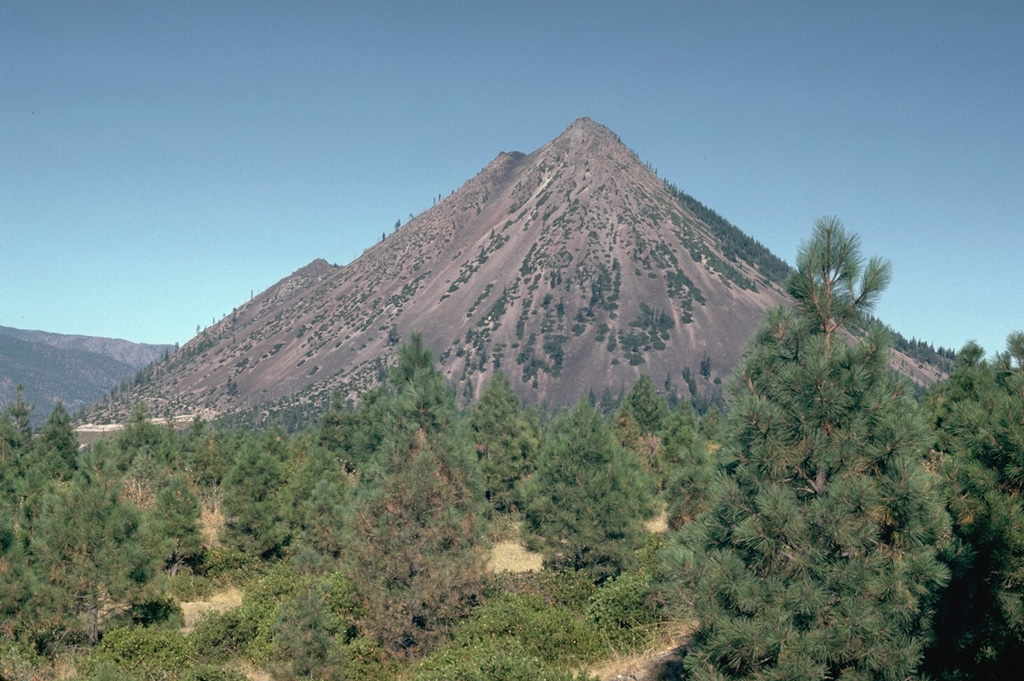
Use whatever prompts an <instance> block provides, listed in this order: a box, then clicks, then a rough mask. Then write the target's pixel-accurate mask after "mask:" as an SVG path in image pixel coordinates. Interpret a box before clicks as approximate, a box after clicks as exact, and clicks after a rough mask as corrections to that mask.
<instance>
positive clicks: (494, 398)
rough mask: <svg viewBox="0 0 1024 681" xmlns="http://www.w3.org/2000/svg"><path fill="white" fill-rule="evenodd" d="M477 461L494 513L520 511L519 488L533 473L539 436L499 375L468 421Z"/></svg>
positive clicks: (519, 403)
mask: <svg viewBox="0 0 1024 681" xmlns="http://www.w3.org/2000/svg"><path fill="white" fill-rule="evenodd" d="M467 425H468V427H469V436H470V438H471V439H472V440H473V443H474V445H475V446H476V452H477V456H478V457H479V459H480V470H481V473H482V474H483V479H484V488H485V490H486V495H487V500H488V501H489V502H491V506H493V507H494V509H495V510H497V511H502V512H508V511H516V510H521V509H522V505H523V501H522V495H521V493H520V484H521V483H522V481H524V480H525V479H526V478H527V476H529V475H530V473H531V472H532V471H533V468H534V466H535V465H536V461H535V459H536V455H537V451H538V449H539V447H540V432H539V429H538V427H537V425H536V423H535V422H534V421H533V420H532V419H530V418H529V417H528V414H527V412H526V411H525V410H524V409H523V407H522V404H521V402H520V400H519V396H518V395H516V394H515V393H514V392H513V391H512V385H511V383H510V382H509V379H508V376H507V375H506V374H505V373H504V372H502V371H498V372H497V373H495V374H494V377H493V378H491V380H490V382H489V383H488V384H487V387H485V388H484V391H483V393H482V394H481V395H480V399H479V400H478V401H477V402H476V404H474V405H473V407H472V409H470V412H469V416H468V418H467Z"/></svg>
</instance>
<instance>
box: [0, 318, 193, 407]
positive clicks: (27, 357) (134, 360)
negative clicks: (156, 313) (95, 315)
mask: <svg viewBox="0 0 1024 681" xmlns="http://www.w3.org/2000/svg"><path fill="white" fill-rule="evenodd" d="M172 350H174V346H172V345H152V344H144V343H133V342H131V341H126V340H122V339H119V338H102V337H98V336H83V335H74V334H59V333H51V332H47V331H34V330H25V329H16V328H12V327H7V326H0V405H3V404H7V403H10V402H13V401H14V400H15V399H17V386H19V385H21V386H23V387H24V390H25V395H24V397H25V400H26V401H27V402H29V403H31V404H33V405H35V410H34V411H33V416H32V421H33V423H35V424H36V425H39V424H40V423H42V422H43V421H44V420H45V419H46V416H47V415H48V414H49V413H50V410H52V408H53V407H54V405H55V404H56V403H57V402H58V401H59V402H61V403H63V404H64V406H65V407H67V409H68V410H69V411H71V412H74V411H77V410H80V409H83V408H85V407H88V406H90V405H92V404H94V403H95V402H96V401H97V400H99V399H101V398H103V397H104V395H106V394H107V393H109V392H110V391H111V390H112V389H113V388H115V387H116V386H117V385H118V384H119V383H121V382H122V381H126V380H127V379H130V378H132V377H133V376H134V375H135V374H136V373H137V372H138V371H139V370H140V369H142V368H144V367H145V366H147V365H149V364H152V363H153V362H155V361H157V360H159V359H160V358H162V357H164V356H165V355H169V353H170V352H171V351H172Z"/></svg>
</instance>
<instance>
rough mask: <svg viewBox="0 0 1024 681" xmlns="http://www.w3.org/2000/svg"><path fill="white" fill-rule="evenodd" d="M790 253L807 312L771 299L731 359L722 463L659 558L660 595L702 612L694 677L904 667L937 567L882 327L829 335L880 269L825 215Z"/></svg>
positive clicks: (928, 480)
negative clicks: (699, 510)
mask: <svg viewBox="0 0 1024 681" xmlns="http://www.w3.org/2000/svg"><path fill="white" fill-rule="evenodd" d="M798 263H799V267H798V271H797V272H796V273H795V274H794V275H793V278H792V279H791V281H790V282H789V290H790V291H791V292H793V293H794V295H795V296H796V299H797V303H798V306H799V309H800V314H792V313H790V312H789V311H787V310H783V309H776V310H773V311H771V312H770V313H769V315H768V317H767V320H766V322H765V323H764V325H763V326H762V327H761V329H760V330H759V331H758V332H757V334H756V335H755V337H754V339H753V340H752V342H751V343H750V345H749V347H748V350H747V354H746V357H745V359H744V361H743V362H742V363H741V365H740V366H739V367H738V369H737V372H736V376H735V379H734V385H733V389H732V390H733V395H734V400H735V401H734V404H733V406H732V409H731V411H730V413H729V415H728V421H727V423H726V433H727V434H726V438H725V443H724V450H725V454H724V457H723V459H724V461H726V462H727V465H726V471H727V474H726V475H723V476H720V477H719V479H718V481H717V483H716V485H715V488H714V491H713V494H712V497H711V499H710V501H709V510H708V511H707V512H705V513H703V514H701V515H700V516H698V517H697V518H695V519H694V520H693V521H692V522H690V523H688V524H686V525H684V526H683V528H682V530H680V531H679V532H678V533H676V534H675V535H674V537H673V538H672V541H671V543H670V545H669V547H668V549H667V550H666V552H665V554H664V556H663V570H664V575H665V577H664V579H665V582H664V585H665V590H666V596H667V598H668V600H669V601H670V602H672V603H675V604H676V605H677V606H681V607H682V609H683V610H685V611H688V612H689V613H690V614H691V615H695V616H696V617H697V618H698V619H699V627H698V630H697V632H696V633H695V636H694V642H693V645H692V646H691V648H690V649H689V651H688V653H687V655H686V657H685V659H684V666H685V668H686V669H687V671H688V677H687V678H692V679H724V678H744V679H904V678H909V677H911V676H913V675H914V674H915V673H916V671H917V668H918V666H919V664H920V662H921V657H922V653H923V651H924V649H925V647H926V645H927V642H928V638H927V635H928V631H929V625H930V622H929V615H930V610H931V607H932V605H933V603H934V599H935V594H936V592H937V591H938V590H939V589H940V588H941V587H942V586H943V585H944V583H945V582H946V580H947V578H948V571H947V569H946V567H945V565H943V564H942V563H941V562H940V561H939V560H938V558H937V553H938V550H937V547H938V545H939V542H940V537H941V535H942V533H943V532H944V531H946V529H947V528H948V517H947V516H946V514H945V512H944V509H943V507H942V504H941V500H940V497H939V495H938V494H937V492H936V490H935V483H934V480H933V476H931V475H930V474H929V473H928V472H927V471H926V469H925V467H924V457H925V456H926V455H927V453H928V432H927V428H926V423H925V421H924V420H923V418H922V416H923V415H922V413H921V411H920V409H919V408H918V406H917V404H916V403H915V402H914V401H913V400H912V399H911V397H910V394H909V393H910V389H909V387H908V386H907V385H906V384H905V383H904V382H903V381H901V380H899V379H897V378H896V377H895V376H894V375H893V374H892V373H891V372H890V370H889V369H888V357H889V342H888V337H887V334H886V333H885V331H884V330H883V329H882V328H881V327H877V326H876V327H873V328H872V329H871V330H870V331H869V332H868V333H867V335H866V336H865V337H864V338H863V339H862V340H860V341H859V342H857V343H856V344H854V345H853V346H850V345H848V344H847V343H845V342H842V341H837V338H842V336H839V335H837V334H838V333H839V332H840V330H841V329H842V328H843V327H842V326H841V324H842V323H845V322H847V321H849V320H851V319H855V318H857V317H859V316H861V315H863V314H865V313H866V312H867V311H868V310H869V309H870V304H871V303H872V302H873V300H874V299H875V298H876V297H877V294H878V293H879V291H880V287H881V286H882V285H883V284H884V282H885V280H886V278H887V275H886V274H885V273H886V272H887V271H888V266H887V265H886V264H884V263H882V262H881V261H878V260H873V261H872V264H871V265H870V266H869V268H868V270H867V271H866V272H865V276H861V275H860V263H861V261H860V257H859V254H858V249H857V245H856V239H854V238H853V237H851V236H848V235H847V234H846V233H845V232H844V231H843V230H842V228H841V226H839V225H838V222H837V221H835V220H827V221H819V224H818V229H817V230H816V232H815V234H814V237H813V238H812V240H811V241H810V242H809V243H805V245H804V250H803V252H801V254H800V257H799V258H798ZM858 288H859V290H858ZM851 291H853V292H854V293H851Z"/></svg>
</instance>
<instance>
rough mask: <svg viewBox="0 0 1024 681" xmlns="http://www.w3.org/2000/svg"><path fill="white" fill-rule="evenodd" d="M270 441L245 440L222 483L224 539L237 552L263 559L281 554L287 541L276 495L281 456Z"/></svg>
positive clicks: (287, 534) (282, 513)
mask: <svg viewBox="0 0 1024 681" xmlns="http://www.w3.org/2000/svg"><path fill="white" fill-rule="evenodd" d="M270 444H271V441H268V439H267V438H264V442H262V443H255V442H253V441H252V440H251V438H250V439H248V440H246V441H245V442H244V443H243V444H242V447H241V449H240V450H239V451H238V454H237V455H236V457H235V464H234V466H233V467H232V468H231V470H230V471H229V472H228V475H227V477H226V478H225V479H224V499H223V502H222V510H223V512H224V515H225V524H224V530H223V532H224V538H225V539H226V540H227V541H228V542H229V543H230V544H231V545H233V546H235V547H236V548H238V549H239V550H241V551H245V552H246V553H249V554H251V555H254V556H259V557H263V558H269V557H272V556H274V555H276V554H278V553H280V552H281V550H282V549H283V548H284V546H285V545H286V544H287V543H288V540H289V538H290V536H289V528H288V525H287V523H286V519H285V515H284V511H283V509H282V504H281V500H280V498H279V493H280V491H281V487H282V485H283V482H284V481H283V475H282V471H281V456H280V454H279V453H278V452H275V451H272V450H271V449H270V447H269V445H270Z"/></svg>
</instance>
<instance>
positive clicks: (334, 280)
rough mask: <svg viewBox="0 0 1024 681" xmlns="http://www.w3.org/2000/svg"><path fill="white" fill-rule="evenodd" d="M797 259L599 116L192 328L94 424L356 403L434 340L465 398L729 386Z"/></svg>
mask: <svg viewBox="0 0 1024 681" xmlns="http://www.w3.org/2000/svg"><path fill="white" fill-rule="evenodd" d="M787 272H788V266H787V265H786V264H785V263H784V262H782V261H781V260H779V259H778V258H776V257H775V256H773V255H772V254H771V253H769V252H768V251H767V250H766V249H765V248H764V247H763V246H761V245H760V244H758V243H757V242H756V241H754V240H752V239H750V238H749V237H747V236H745V235H744V234H743V233H742V232H740V231H739V230H738V229H736V228H735V227H733V226H732V225H730V224H729V223H728V222H726V221H725V220H723V219H722V218H721V217H720V216H719V215H718V214H717V213H715V212H714V211H712V210H710V209H708V208H706V207H705V206H703V205H702V204H701V203H699V202H698V201H696V200H695V199H693V198H691V197H689V196H687V195H686V194H683V193H682V192H680V191H678V190H676V189H675V188H674V187H673V186H671V185H669V184H667V183H666V182H664V181H663V180H661V179H660V178H659V177H658V176H657V175H656V174H655V173H654V172H653V171H652V170H651V169H650V168H649V167H648V166H646V165H645V164H644V163H642V162H641V161H640V160H639V159H638V158H637V156H636V155H635V154H634V153H633V152H632V151H630V150H629V149H628V148H627V147H626V146H625V145H623V143H622V142H621V141H620V140H619V138H618V136H616V135H615V133H613V132H612V131H610V130H609V129H607V128H605V127H604V126H602V125H599V124H597V123H595V122H594V121H592V120H590V119H588V118H580V119H578V120H576V121H574V122H573V123H572V125H570V126H569V127H568V128H567V129H566V130H565V131H564V132H563V133H562V134H561V135H559V136H558V137H557V138H555V139H554V140H552V141H551V142H549V143H548V144H546V145H544V146H543V147H541V148H540V149H537V150H536V151H534V152H533V153H530V154H523V153H520V152H502V153H500V154H498V156H497V158H495V159H494V160H493V161H491V162H490V163H489V164H487V166H486V167H485V168H484V169H483V170H482V171H480V173H479V174H477V175H476V176H475V177H473V178H472V179H470V180H469V181H468V182H466V183H465V184H464V185H463V186H462V187H461V188H460V189H458V190H457V191H456V192H454V193H453V194H452V195H451V196H449V197H447V198H445V199H443V200H441V201H439V202H437V203H436V204H435V205H434V206H433V207H432V208H430V209H429V210H427V211H425V212H423V213H422V214H420V215H419V216H417V217H415V218H414V219H412V220H410V221H409V222H408V223H407V224H405V225H404V226H402V227H400V228H399V229H397V230H396V231H395V232H394V233H393V234H391V235H388V236H386V237H385V238H383V239H382V240H381V242H379V243H378V244H376V245H374V246H373V247H371V248H369V249H367V250H366V251H365V252H364V253H363V255H362V256H361V257H359V258H358V259H356V260H355V261H353V262H352V263H350V264H349V265H346V266H344V267H338V266H334V265H330V264H329V263H327V262H325V261H323V260H316V261H314V262H312V263H310V264H309V265H307V266H305V267H303V268H302V269H300V270H298V271H297V272H295V273H294V274H292V275H291V276H289V277H286V278H285V279H283V280H282V281H280V282H278V283H277V284H275V285H274V286H272V287H270V288H269V289H267V290H266V291H264V292H262V293H260V294H259V295H257V296H256V297H254V298H253V299H252V300H251V301H249V302H246V303H244V304H242V305H240V306H239V307H238V308H237V309H236V310H235V311H234V312H233V313H232V314H231V315H229V316H227V317H225V318H224V319H223V320H221V321H220V322H219V323H217V324H215V325H213V326H211V327H210V328H208V329H206V330H205V331H203V332H202V333H200V334H198V335H197V336H196V337H195V338H194V339H192V340H191V341H190V342H189V343H188V344H186V345H185V346H183V347H182V348H181V349H180V350H179V351H178V352H177V353H175V354H174V355H172V356H171V357H170V358H169V359H168V360H167V361H165V362H163V363H161V364H159V365H157V366H156V367H154V369H153V371H152V374H151V375H150V376H149V377H148V378H146V380H144V381H142V382H141V383H140V385H139V386H137V387H136V388H135V389H133V390H132V391H129V393H127V394H124V395H122V396H119V397H118V398H117V399H113V400H110V401H108V403H107V404H106V405H105V407H104V408H103V409H102V410H100V411H98V412H97V413H96V414H95V415H94V418H99V417H103V416H105V417H107V418H116V417H118V416H119V415H121V414H123V413H124V411H125V410H126V409H127V408H129V407H130V405H131V404H132V403H133V402H134V401H137V400H144V401H146V402H148V403H149V404H150V407H151V409H152V410H153V411H154V413H156V414H161V415H162V414H170V413H175V414H181V413H195V412H199V411H203V410H205V411H206V412H207V413H209V414H225V413H231V412H237V411H242V410H246V409H249V408H252V407H259V406H261V405H262V406H267V405H268V404H270V403H275V402H277V403H279V404H281V403H282V401H284V402H289V401H290V402H294V401H297V400H298V401H306V402H308V401H312V402H314V403H321V402H323V401H325V400H326V399H327V398H328V397H329V396H330V394H331V393H332V392H333V391H335V390H338V391H340V392H341V393H342V394H343V395H346V396H348V397H350V398H355V397H356V396H357V395H358V394H359V393H360V392H361V391H364V390H366V389H368V388H370V387H372V386H373V385H374V384H376V383H377V382H378V381H380V380H382V379H383V378H384V377H385V376H386V370H387V366H388V364H389V362H390V360H391V358H392V356H393V354H394V349H395V346H396V345H397V344H398V343H399V342H401V341H402V340H404V339H406V338H407V337H408V336H409V334H411V333H413V332H421V333H422V334H423V337H424V340H425V341H426V343H427V344H428V345H429V346H430V347H432V348H433V349H434V352H435V355H436V357H437V359H438V361H439V363H440V366H441V369H442V371H443V372H444V373H445V374H446V375H447V376H448V378H449V380H450V381H451V382H452V383H453V384H454V385H455V386H456V388H457V391H458V394H459V396H460V398H461V399H471V398H473V397H475V396H476V395H478V394H479V392H480V390H481V389H482V387H483V385H484V384H485V383H486V381H487V380H488V378H489V377H490V376H492V375H493V373H494V372H495V371H496V370H497V369H499V368H500V369H501V370H503V371H504V372H505V373H507V374H509V376H510V377H511V378H512V383H513V385H514V386H516V388H517V390H518V392H519V393H520V394H521V395H522V396H523V397H525V398H526V399H527V400H528V401H529V402H532V403H535V404H542V403H544V404H550V405H563V404H566V403H569V402H572V401H574V400H576V399H578V398H579V397H581V396H584V395H586V394H588V393H592V394H593V395H595V396H599V395H602V394H604V393H606V392H607V393H610V394H611V395H618V394H619V393H620V392H622V391H623V390H628V388H629V387H630V386H631V385H632V383H633V382H634V381H635V380H636V378H637V377H638V376H639V375H640V374H641V373H646V374H648V375H649V376H651V378H652V379H654V381H655V384H656V385H659V386H664V387H665V389H666V390H667V391H676V393H677V394H678V395H679V396H681V397H684V398H685V397H689V396H691V394H692V393H694V392H697V393H700V394H703V395H708V394H712V393H714V392H715V391H717V390H718V386H717V385H716V383H717V381H718V379H720V378H721V377H722V376H724V375H726V374H727V373H728V372H729V371H730V370H731V369H732V367H733V366H734V365H735V364H736V363H737V362H738V360H739V358H740V355H741V352H742V349H743V347H744V345H745V343H746V341H747V338H748V337H749V336H750V334H751V333H752V332H753V331H754V329H755V328H756V326H757V325H758V323H759V320H760V319H761V317H762V315H763V313H764V311H765V310H766V309H767V308H768V307H770V306H773V305H776V304H779V303H781V302H783V301H784V300H786V297H785V295H784V294H783V293H782V292H781V282H782V281H783V279H784V277H785V276H786V274H787Z"/></svg>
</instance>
